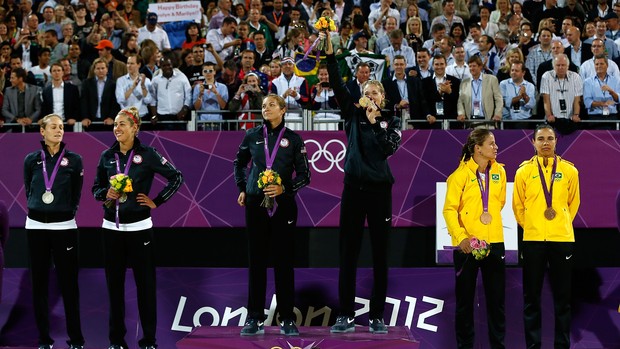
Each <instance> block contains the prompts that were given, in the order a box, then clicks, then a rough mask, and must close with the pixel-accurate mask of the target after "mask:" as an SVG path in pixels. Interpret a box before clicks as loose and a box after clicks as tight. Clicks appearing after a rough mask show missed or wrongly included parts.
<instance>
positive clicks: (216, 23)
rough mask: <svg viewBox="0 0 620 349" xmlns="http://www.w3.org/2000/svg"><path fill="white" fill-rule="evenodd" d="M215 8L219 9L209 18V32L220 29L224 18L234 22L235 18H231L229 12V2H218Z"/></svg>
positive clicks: (231, 15) (230, 5) (229, 0)
mask: <svg viewBox="0 0 620 349" xmlns="http://www.w3.org/2000/svg"><path fill="white" fill-rule="evenodd" d="M217 8H218V9H219V11H218V13H216V14H215V15H213V17H211V20H210V21H209V30H213V29H217V28H221V27H222V26H223V25H224V18H232V19H235V21H236V18H235V17H233V14H232V12H231V9H232V1H231V0H218V1H217ZM207 41H208V40H207Z"/></svg>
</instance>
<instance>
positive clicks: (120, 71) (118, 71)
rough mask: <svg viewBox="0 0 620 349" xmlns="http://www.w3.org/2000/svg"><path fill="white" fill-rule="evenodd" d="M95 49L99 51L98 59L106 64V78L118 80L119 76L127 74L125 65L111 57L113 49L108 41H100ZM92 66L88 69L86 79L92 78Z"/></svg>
mask: <svg viewBox="0 0 620 349" xmlns="http://www.w3.org/2000/svg"><path fill="white" fill-rule="evenodd" d="M95 48H96V49H97V50H98V51H99V58H101V59H102V60H103V61H104V62H106V63H107V64H108V77H109V78H111V79H114V80H116V79H118V78H120V77H121V76H123V75H125V74H127V65H126V64H125V63H123V62H121V61H119V60H117V59H114V56H112V50H113V49H114V45H112V42H111V41H110V40H106V39H104V40H101V41H99V44H98V45H97V46H95ZM94 70H95V68H94V64H93V66H91V68H90V73H89V74H88V77H90V78H92V77H93V76H94V75H95V73H94Z"/></svg>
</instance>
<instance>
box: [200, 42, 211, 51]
mask: <svg viewBox="0 0 620 349" xmlns="http://www.w3.org/2000/svg"><path fill="white" fill-rule="evenodd" d="M202 47H203V48H205V49H207V50H208V49H210V48H211V44H209V43H207V44H204V45H202Z"/></svg>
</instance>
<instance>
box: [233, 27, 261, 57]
mask: <svg viewBox="0 0 620 349" xmlns="http://www.w3.org/2000/svg"><path fill="white" fill-rule="evenodd" d="M237 38H238V39H240V40H241V45H239V47H238V48H236V49H235V58H237V59H238V56H239V52H243V51H245V50H252V51H254V50H255V49H256V45H255V44H254V39H252V38H251V37H250V25H249V24H248V22H246V21H241V22H239V24H238V25H237Z"/></svg>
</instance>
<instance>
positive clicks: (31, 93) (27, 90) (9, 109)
mask: <svg viewBox="0 0 620 349" xmlns="http://www.w3.org/2000/svg"><path fill="white" fill-rule="evenodd" d="M11 85H12V86H11V87H9V88H7V89H6V93H5V95H4V101H3V104H2V120H3V121H4V123H13V122H16V123H18V124H20V125H21V126H26V130H27V131H29V132H37V131H38V129H39V127H38V125H37V121H39V117H40V116H41V98H40V94H41V89H40V88H39V87H38V86H35V85H30V84H27V83H26V71H25V70H24V69H23V68H17V69H15V70H13V71H12V72H11ZM14 130H15V131H19V132H21V127H19V128H14Z"/></svg>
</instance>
